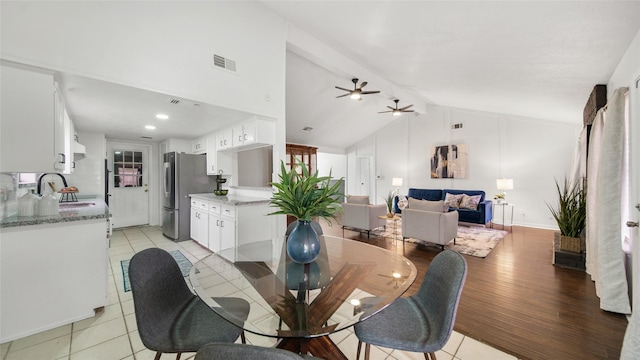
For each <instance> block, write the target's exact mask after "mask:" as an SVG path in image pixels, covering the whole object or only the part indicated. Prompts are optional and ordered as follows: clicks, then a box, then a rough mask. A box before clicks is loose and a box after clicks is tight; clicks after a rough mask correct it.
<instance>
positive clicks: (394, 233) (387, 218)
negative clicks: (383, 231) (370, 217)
mask: <svg viewBox="0 0 640 360" xmlns="http://www.w3.org/2000/svg"><path fill="white" fill-rule="evenodd" d="M378 219H383V220H391V221H393V240H394V242H395V241H396V240H398V236H397V234H398V220H400V219H402V218H401V217H400V216H398V215H393V217H388V216H387V215H380V216H378ZM386 226H387V225H386V224H385V227H386Z"/></svg>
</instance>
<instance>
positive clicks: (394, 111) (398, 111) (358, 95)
mask: <svg viewBox="0 0 640 360" xmlns="http://www.w3.org/2000/svg"><path fill="white" fill-rule="evenodd" d="M351 82H352V83H353V90H350V89H345V88H343V87H340V86H336V89H338V90H342V91H346V92H347V93H346V94H343V95H338V96H336V98H341V97H345V96H349V97H350V98H352V99H353V100H362V95H369V94H378V93H380V91H378V90H371V91H363V90H362V88H364V87H365V86H367V84H368V83H367V82H366V81H363V82H362V84H360V86H359V87H358V78H353V79H351ZM393 101H394V102H395V103H396V107H395V108H393V107H391V106H387V108H388V109H390V110H389V111H380V112H378V114H382V113H391V115H393V116H400V115H402V114H403V113H407V112H413V110H407V109H409V108H410V107H412V106H413V104H411V105H407V106H405V107H402V108H398V102H399V101H400V100H398V99H395V100H393Z"/></svg>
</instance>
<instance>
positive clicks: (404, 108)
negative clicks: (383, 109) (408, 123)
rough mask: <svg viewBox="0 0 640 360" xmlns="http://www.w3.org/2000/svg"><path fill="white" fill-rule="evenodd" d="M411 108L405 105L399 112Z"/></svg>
mask: <svg viewBox="0 0 640 360" xmlns="http://www.w3.org/2000/svg"><path fill="white" fill-rule="evenodd" d="M412 106H413V104H411V105H407V106H405V107H403V108H400V110H401V111H404V110H407V109H408V108H410V107H412Z"/></svg>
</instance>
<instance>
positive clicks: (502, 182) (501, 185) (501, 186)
mask: <svg viewBox="0 0 640 360" xmlns="http://www.w3.org/2000/svg"><path fill="white" fill-rule="evenodd" d="M496 187H497V188H498V190H500V191H502V193H501V195H502V198H498V204H503V203H505V202H506V198H507V193H506V192H505V190H513V179H505V178H502V179H496Z"/></svg>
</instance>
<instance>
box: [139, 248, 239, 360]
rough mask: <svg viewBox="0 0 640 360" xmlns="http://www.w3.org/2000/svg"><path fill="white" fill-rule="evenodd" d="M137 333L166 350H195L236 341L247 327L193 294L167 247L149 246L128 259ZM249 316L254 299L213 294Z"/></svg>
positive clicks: (159, 352)
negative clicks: (239, 325) (249, 301)
mask: <svg viewBox="0 0 640 360" xmlns="http://www.w3.org/2000/svg"><path fill="white" fill-rule="evenodd" d="M129 280H130V282H131V292H132V295H133V305H134V309H135V316H136V323H137V325H138V333H139V335H140V339H141V340H142V343H143V344H144V346H145V347H147V348H148V349H150V350H153V351H156V356H155V359H156V360H158V359H160V356H161V355H162V353H177V356H176V360H179V359H180V354H181V353H183V352H196V351H198V349H200V348H201V347H202V346H204V345H205V344H208V343H211V342H221V343H233V342H235V341H236V340H237V339H238V337H240V336H241V335H242V340H243V342H244V333H243V330H242V328H240V327H238V326H236V325H234V324H232V323H231V322H229V321H227V320H225V319H224V318H222V317H221V316H220V315H218V314H217V313H216V312H215V311H213V310H212V309H211V308H210V307H209V306H208V305H207V304H206V303H205V302H204V301H202V300H201V299H200V298H199V297H197V296H196V295H195V294H193V293H192V292H191V291H190V290H189V287H188V286H187V283H186V282H185V279H184V277H183V275H182V273H181V271H180V268H179V267H178V264H177V263H176V261H175V259H174V258H173V257H172V256H171V254H169V253H168V252H166V251H165V250H162V249H158V248H150V249H145V250H143V251H140V252H139V253H137V254H135V255H134V256H133V257H132V258H131V261H130V262H129ZM214 299H215V300H216V301H217V302H218V304H220V305H221V306H222V307H223V308H225V310H227V307H230V308H229V309H228V310H227V311H230V312H232V313H233V314H234V315H235V316H236V317H238V318H240V319H242V320H241V321H243V322H244V320H246V318H247V316H248V314H249V303H248V302H246V301H245V300H244V299H240V298H214Z"/></svg>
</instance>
